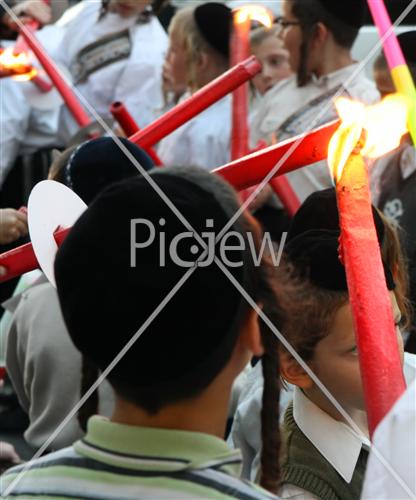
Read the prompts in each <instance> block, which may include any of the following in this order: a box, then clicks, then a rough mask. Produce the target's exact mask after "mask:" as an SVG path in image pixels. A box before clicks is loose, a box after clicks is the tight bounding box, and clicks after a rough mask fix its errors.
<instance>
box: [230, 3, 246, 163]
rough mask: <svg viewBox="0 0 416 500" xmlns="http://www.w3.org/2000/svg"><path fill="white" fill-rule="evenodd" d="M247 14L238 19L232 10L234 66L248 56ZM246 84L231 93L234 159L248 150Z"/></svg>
mask: <svg viewBox="0 0 416 500" xmlns="http://www.w3.org/2000/svg"><path fill="white" fill-rule="evenodd" d="M250 26H251V20H250V17H249V16H246V17H245V19H243V20H239V11H238V9H237V10H235V11H234V12H233V30H232V33H231V44H230V59H231V66H236V65H237V64H239V63H241V62H242V61H244V60H246V59H247V58H248V57H250ZM248 135H249V133H248V85H247V83H243V84H242V85H240V86H239V87H237V88H236V89H235V90H234V92H233V95H232V127H231V159H232V160H236V159H237V158H241V157H242V156H245V155H246V154H247V153H248V152H249V147H248V141H249V137H248Z"/></svg>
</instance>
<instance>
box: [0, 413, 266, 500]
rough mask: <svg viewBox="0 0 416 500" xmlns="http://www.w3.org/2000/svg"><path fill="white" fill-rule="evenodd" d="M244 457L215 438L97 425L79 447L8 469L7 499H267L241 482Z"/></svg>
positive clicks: (1, 486) (1, 487)
mask: <svg viewBox="0 0 416 500" xmlns="http://www.w3.org/2000/svg"><path fill="white" fill-rule="evenodd" d="M240 466H241V456H240V452H239V451H238V450H230V449H229V448H228V447H227V445H226V444H225V442H224V441H223V440H221V439H219V438H216V437H214V436H211V435H208V434H202V433H196V432H187V431H177V430H167V429H156V428H148V427H147V428H145V427H134V426H128V425H121V424H116V423H113V422H110V421H109V420H107V419H105V418H102V417H92V418H91V419H90V421H89V422H88V432H87V435H86V436H85V438H84V439H82V440H80V441H78V442H76V443H75V444H74V446H72V447H70V448H65V449H63V450H60V451H58V452H55V453H51V454H50V455H47V456H45V457H43V458H41V459H38V460H35V461H33V462H29V463H27V464H24V465H20V466H18V467H14V468H12V469H9V470H8V471H7V472H6V473H5V474H4V475H3V476H2V478H1V479H0V492H1V493H2V495H3V496H4V497H5V498H17V499H18V498H38V499H41V498H45V499H46V498H47V499H58V498H59V499H63V498H85V499H114V500H126V499H145V498H146V499H147V498H149V499H154V498H156V499H160V498H165V499H172V500H174V499H191V498H192V499H196V498H215V499H225V498H227V499H229V498H242V499H247V500H249V499H253V500H255V499H267V498H269V499H270V498H276V497H274V496H272V495H270V494H269V493H267V492H266V491H264V490H262V489H260V488H258V487H256V486H254V485H252V484H251V483H248V482H246V481H243V480H241V479H239V477H238V476H239V472H240Z"/></svg>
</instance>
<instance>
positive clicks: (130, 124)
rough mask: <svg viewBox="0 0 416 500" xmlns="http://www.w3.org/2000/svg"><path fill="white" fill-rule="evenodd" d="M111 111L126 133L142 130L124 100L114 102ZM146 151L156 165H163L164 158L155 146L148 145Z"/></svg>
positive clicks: (130, 133)
mask: <svg viewBox="0 0 416 500" xmlns="http://www.w3.org/2000/svg"><path fill="white" fill-rule="evenodd" d="M110 111H111V114H112V115H113V116H114V118H115V119H116V120H117V122H118V123H119V125H120V126H121V128H122V129H123V131H124V133H125V134H126V135H133V134H135V133H136V132H138V131H139V130H140V127H139V126H138V125H137V123H136V122H135V120H134V118H133V117H132V116H131V114H130V113H129V111H128V110H127V108H126V106H125V105H124V104H123V103H122V102H120V101H116V102H113V104H112V105H111V107H110ZM143 149H144V148H143ZM145 151H146V153H147V154H148V155H149V156H150V158H151V159H152V160H153V163H154V164H155V165H157V166H159V167H160V166H162V160H161V159H160V158H159V156H158V155H157V153H156V151H155V150H154V149H153V148H151V147H148V148H146V149H145Z"/></svg>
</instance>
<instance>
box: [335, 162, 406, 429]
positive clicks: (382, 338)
mask: <svg viewBox="0 0 416 500" xmlns="http://www.w3.org/2000/svg"><path fill="white" fill-rule="evenodd" d="M336 192H337V200H338V209H339V218H340V226H341V246H342V257H343V261H344V264H345V271H346V275H347V283H348V291H349V297H350V303H351V308H352V312H353V320H354V329H355V334H356V338H357V346H358V355H359V360H360V369H361V378H362V381H363V387H364V396H365V404H366V410H367V417H368V427H369V431H370V436H372V434H373V433H374V430H375V428H376V427H377V425H378V424H379V423H380V421H381V420H382V419H383V418H384V416H385V415H386V414H387V413H388V411H389V410H390V409H391V407H392V406H393V404H394V403H395V401H396V400H397V399H398V398H399V397H400V395H401V394H402V393H403V392H404V391H405V389H406V384H405V381H404V377H403V370H402V366H401V361H400V356H399V349H398V343H397V333H396V327H395V325H394V319H393V312H392V306H391V301H390V296H389V293H388V290H387V286H386V279H385V276H384V269H383V264H382V260H381V255H380V247H379V243H378V240H377V233H376V229H375V227H374V220H373V213H372V208H371V201H370V200H371V195H370V189H369V185H368V175H367V170H366V166H365V164H364V160H363V158H362V156H361V155H360V154H355V153H353V154H351V156H350V157H349V159H348V162H347V164H346V166H345V167H344V170H343V173H342V176H341V178H340V180H339V181H338V182H337V186H336Z"/></svg>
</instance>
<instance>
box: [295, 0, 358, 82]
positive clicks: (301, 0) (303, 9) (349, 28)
mask: <svg viewBox="0 0 416 500" xmlns="http://www.w3.org/2000/svg"><path fill="white" fill-rule="evenodd" d="M291 6H292V12H293V14H294V15H295V16H296V17H297V18H298V19H299V21H300V23H301V25H300V27H301V30H302V34H303V41H302V46H301V61H300V67H299V69H298V85H299V86H304V85H306V84H307V83H308V82H309V80H310V75H309V73H308V63H307V61H308V57H309V44H310V41H311V39H312V37H313V34H314V29H315V26H316V25H317V24H318V23H323V24H324V25H325V26H326V27H327V28H328V30H329V31H330V32H331V33H332V36H333V37H334V40H335V42H336V43H337V44H338V45H339V46H340V47H343V48H346V49H351V48H352V46H353V44H354V42H355V40H356V38H357V36H358V33H359V30H360V28H361V26H362V25H363V23H364V20H365V13H366V2H365V0H348V1H338V0H292V1H291Z"/></svg>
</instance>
